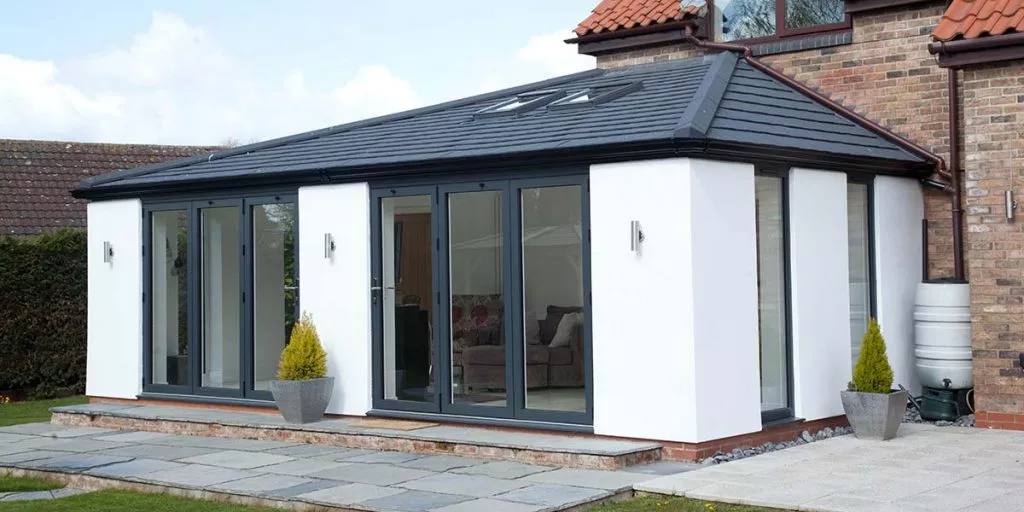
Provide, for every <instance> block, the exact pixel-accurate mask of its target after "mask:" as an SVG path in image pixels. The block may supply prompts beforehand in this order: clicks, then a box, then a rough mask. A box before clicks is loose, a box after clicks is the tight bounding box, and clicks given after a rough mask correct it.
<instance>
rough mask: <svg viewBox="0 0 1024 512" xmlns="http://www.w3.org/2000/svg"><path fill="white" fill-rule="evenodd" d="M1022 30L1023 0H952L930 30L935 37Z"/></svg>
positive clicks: (971, 36)
mask: <svg viewBox="0 0 1024 512" xmlns="http://www.w3.org/2000/svg"><path fill="white" fill-rule="evenodd" d="M1013 32H1024V0H953V2H952V3H951V4H950V5H949V8H947V9H946V13H945V14H943V15H942V20H941V21H939V25H938V26H937V27H935V30H934V31H933V32H932V37H933V38H934V39H935V40H936V41H952V40H954V39H961V38H962V39H975V38H978V37H985V36H998V35H1002V34H1007V33H1013Z"/></svg>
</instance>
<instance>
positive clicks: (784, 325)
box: [755, 176, 790, 411]
mask: <svg viewBox="0 0 1024 512" xmlns="http://www.w3.org/2000/svg"><path fill="white" fill-rule="evenodd" d="M755 209H756V215H757V284H758V299H759V300H758V319H759V322H758V327H759V331H760V349H761V410H762V411H774V410H779V409H786V408H788V407H789V406H790V403H789V366H790V365H789V343H788V336H789V329H788V322H787V318H788V315H789V311H788V309H789V305H788V304H787V299H786V280H787V276H786V258H787V255H786V218H785V180H784V179H783V178H782V177H778V176H757V178H756V181H755Z"/></svg>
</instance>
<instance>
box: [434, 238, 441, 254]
mask: <svg viewBox="0 0 1024 512" xmlns="http://www.w3.org/2000/svg"><path fill="white" fill-rule="evenodd" d="M434 248H436V249H437V250H439V251H440V250H441V239H440V238H435V239H434Z"/></svg>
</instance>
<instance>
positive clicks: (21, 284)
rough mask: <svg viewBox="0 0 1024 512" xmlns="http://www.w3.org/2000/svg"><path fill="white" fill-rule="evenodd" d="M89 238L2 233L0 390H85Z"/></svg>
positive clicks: (42, 393)
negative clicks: (87, 252)
mask: <svg viewBox="0 0 1024 512" xmlns="http://www.w3.org/2000/svg"><path fill="white" fill-rule="evenodd" d="M86 274H87V271H86V237H85V232H83V231H71V230H67V231H60V232H57V233H54V234H50V235H42V236H38V237H29V238H13V237H0V390H4V389H14V390H26V391H28V392H29V395H30V396H31V397H33V398H47V397H51V396H54V395H58V394H65V393H82V392H84V391H85V348H86V341H85V340H86V297H87V294H86Z"/></svg>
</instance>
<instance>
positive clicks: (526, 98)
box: [473, 89, 565, 117]
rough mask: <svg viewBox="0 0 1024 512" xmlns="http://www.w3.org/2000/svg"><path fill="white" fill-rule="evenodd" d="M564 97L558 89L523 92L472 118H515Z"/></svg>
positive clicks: (563, 93) (481, 110)
mask: <svg viewBox="0 0 1024 512" xmlns="http://www.w3.org/2000/svg"><path fill="white" fill-rule="evenodd" d="M564 97H565V91H563V90H560V89H547V90H543V91H532V92H524V93H522V94H519V95H517V96H516V97H514V98H511V99H508V100H505V101H502V102H501V103H498V104H497V105H491V106H490V107H487V108H483V109H480V110H478V111H476V113H475V114H473V117H497V116H515V115H518V114H522V113H525V112H529V111H531V110H534V109H536V108H540V107H543V106H544V105H547V104H548V103H551V102H552V101H556V100H560V99H562V98H564Z"/></svg>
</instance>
